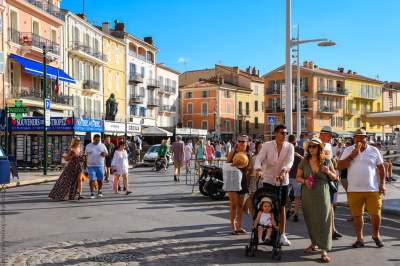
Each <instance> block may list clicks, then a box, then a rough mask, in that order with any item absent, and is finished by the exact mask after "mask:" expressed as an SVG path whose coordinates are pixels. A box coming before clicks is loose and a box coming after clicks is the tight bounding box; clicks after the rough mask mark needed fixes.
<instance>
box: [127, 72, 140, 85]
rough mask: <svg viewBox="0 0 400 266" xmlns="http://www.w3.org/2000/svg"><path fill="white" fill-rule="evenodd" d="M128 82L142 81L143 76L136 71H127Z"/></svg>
mask: <svg viewBox="0 0 400 266" xmlns="http://www.w3.org/2000/svg"><path fill="white" fill-rule="evenodd" d="M129 82H130V83H142V82H143V78H142V76H141V75H140V74H137V73H129Z"/></svg>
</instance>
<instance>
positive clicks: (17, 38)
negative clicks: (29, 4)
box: [8, 28, 60, 55]
mask: <svg viewBox="0 0 400 266" xmlns="http://www.w3.org/2000/svg"><path fill="white" fill-rule="evenodd" d="M8 31H9V35H10V41H12V42H13V43H17V44H20V45H23V46H33V47H36V48H39V49H43V46H44V47H46V49H47V51H49V52H51V53H54V54H58V55H59V54H60V45H59V44H57V43H55V42H52V41H50V40H48V39H46V38H43V37H40V36H39V35H37V34H34V33H32V32H19V31H18V30H16V29H13V28H9V29H8Z"/></svg>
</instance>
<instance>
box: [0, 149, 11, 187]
mask: <svg viewBox="0 0 400 266" xmlns="http://www.w3.org/2000/svg"><path fill="white" fill-rule="evenodd" d="M9 183H10V162H9V161H8V157H7V156H6V154H5V153H4V150H3V149H2V148H1V147H0V185H4V184H9Z"/></svg>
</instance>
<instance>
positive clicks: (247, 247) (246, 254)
mask: <svg viewBox="0 0 400 266" xmlns="http://www.w3.org/2000/svg"><path fill="white" fill-rule="evenodd" d="M244 255H245V256H246V257H248V256H249V246H245V247H244Z"/></svg>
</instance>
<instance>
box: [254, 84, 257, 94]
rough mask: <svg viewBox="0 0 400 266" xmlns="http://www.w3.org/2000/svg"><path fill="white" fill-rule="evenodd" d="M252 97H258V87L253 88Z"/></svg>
mask: <svg viewBox="0 0 400 266" xmlns="http://www.w3.org/2000/svg"><path fill="white" fill-rule="evenodd" d="M254 95H256V96H257V95H258V86H254Z"/></svg>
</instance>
